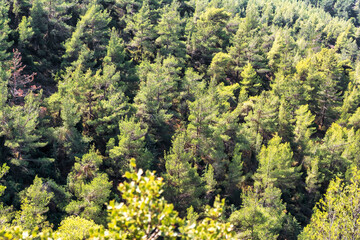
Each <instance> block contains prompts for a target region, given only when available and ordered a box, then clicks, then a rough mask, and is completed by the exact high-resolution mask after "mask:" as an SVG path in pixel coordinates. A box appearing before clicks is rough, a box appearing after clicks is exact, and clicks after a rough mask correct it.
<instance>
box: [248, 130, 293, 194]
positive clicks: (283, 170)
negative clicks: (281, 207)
mask: <svg viewBox="0 0 360 240" xmlns="http://www.w3.org/2000/svg"><path fill="white" fill-rule="evenodd" d="M258 159H259V168H258V170H257V172H256V173H255V174H254V179H255V181H256V182H257V184H259V185H260V186H262V187H264V188H267V186H272V185H273V186H275V187H278V188H280V189H281V190H283V191H284V190H287V189H294V188H295V187H296V182H297V181H298V180H299V177H300V174H299V170H298V169H297V168H296V167H293V166H292V164H293V153H292V151H291V148H290V144H289V143H281V138H280V137H279V136H278V135H275V136H274V137H273V138H272V139H271V140H270V141H269V143H268V146H267V147H265V146H263V147H262V148H261V151H260V153H259V156H258Z"/></svg>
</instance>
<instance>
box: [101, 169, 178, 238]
mask: <svg viewBox="0 0 360 240" xmlns="http://www.w3.org/2000/svg"><path fill="white" fill-rule="evenodd" d="M142 174H143V171H142V170H141V169H140V170H139V171H138V172H137V173H136V172H126V173H125V177H126V178H127V179H129V182H124V183H121V184H120V185H119V191H120V192H121V193H122V199H123V201H124V202H122V203H115V202H114V201H111V202H110V204H109V206H108V209H109V217H110V221H109V223H108V229H107V230H105V231H106V234H105V235H103V233H101V232H102V231H99V232H98V233H97V234H95V237H97V236H102V238H103V239H113V238H114V239H141V238H145V239H157V238H159V237H160V236H163V237H165V236H166V237H167V238H169V239H176V236H178V235H179V234H178V233H177V232H176V231H175V228H176V225H177V224H179V223H181V219H180V218H179V217H178V213H177V212H176V211H174V207H173V205H172V204H168V203H167V202H166V201H165V199H164V198H162V197H160V194H161V193H162V187H163V185H164V183H163V182H162V179H160V178H156V177H155V174H154V173H152V172H150V171H147V172H146V173H145V176H142ZM99 234H100V235H99Z"/></svg>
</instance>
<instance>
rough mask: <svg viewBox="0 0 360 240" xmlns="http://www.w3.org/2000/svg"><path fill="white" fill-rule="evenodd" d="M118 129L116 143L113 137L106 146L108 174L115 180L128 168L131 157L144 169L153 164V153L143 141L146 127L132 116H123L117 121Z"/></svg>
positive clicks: (146, 131) (146, 132) (146, 130)
mask: <svg viewBox="0 0 360 240" xmlns="http://www.w3.org/2000/svg"><path fill="white" fill-rule="evenodd" d="M119 130H120V134H119V135H118V137H117V139H118V143H117V144H116V145H115V139H110V141H109V142H108V146H107V151H108V152H109V156H110V159H109V160H108V162H107V164H108V165H109V171H110V175H111V176H113V177H115V179H117V180H119V179H120V178H121V177H122V175H123V174H124V173H125V171H127V170H128V169H129V161H130V159H131V158H135V159H136V162H137V165H138V166H139V167H141V168H144V169H149V168H150V167H151V166H152V164H153V155H152V153H151V152H150V151H149V150H148V149H147V147H146V141H145V138H146V135H147V134H148V129H147V128H146V127H143V126H142V124H141V123H140V122H136V120H135V118H134V117H131V118H127V117H125V118H124V119H122V120H120V121H119Z"/></svg>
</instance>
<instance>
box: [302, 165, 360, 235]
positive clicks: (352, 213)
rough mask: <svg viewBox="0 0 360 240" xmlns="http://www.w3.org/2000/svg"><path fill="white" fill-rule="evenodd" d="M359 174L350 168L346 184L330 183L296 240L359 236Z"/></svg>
mask: <svg viewBox="0 0 360 240" xmlns="http://www.w3.org/2000/svg"><path fill="white" fill-rule="evenodd" d="M359 176H360V172H359V171H358V170H357V168H356V167H353V168H351V171H350V181H349V182H348V183H343V181H342V180H341V179H340V178H336V179H334V180H333V181H331V182H330V184H329V187H328V189H327V192H326V194H325V196H324V198H323V199H321V200H320V201H319V203H318V204H317V206H316V207H315V209H314V214H313V216H312V217H311V221H310V224H309V225H307V226H306V227H305V229H304V231H303V232H302V234H301V235H300V239H339V238H343V239H356V238H358V237H359V234H360V233H359V224H358V221H359V215H358V211H359V210H358V207H359V193H360V187H359V183H360V178H359Z"/></svg>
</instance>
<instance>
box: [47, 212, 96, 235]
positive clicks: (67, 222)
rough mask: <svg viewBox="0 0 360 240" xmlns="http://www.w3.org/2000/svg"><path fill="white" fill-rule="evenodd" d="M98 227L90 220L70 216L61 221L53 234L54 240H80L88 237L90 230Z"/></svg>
mask: <svg viewBox="0 0 360 240" xmlns="http://www.w3.org/2000/svg"><path fill="white" fill-rule="evenodd" d="M97 227H99V226H98V225H96V224H95V223H94V222H93V221H92V220H87V219H84V218H81V217H79V216H76V217H75V216H70V217H67V218H65V219H64V220H62V221H61V223H60V226H59V228H58V229H57V230H56V232H54V236H56V238H61V239H64V240H72V239H74V240H81V239H86V238H89V237H90V229H96V228H97Z"/></svg>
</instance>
